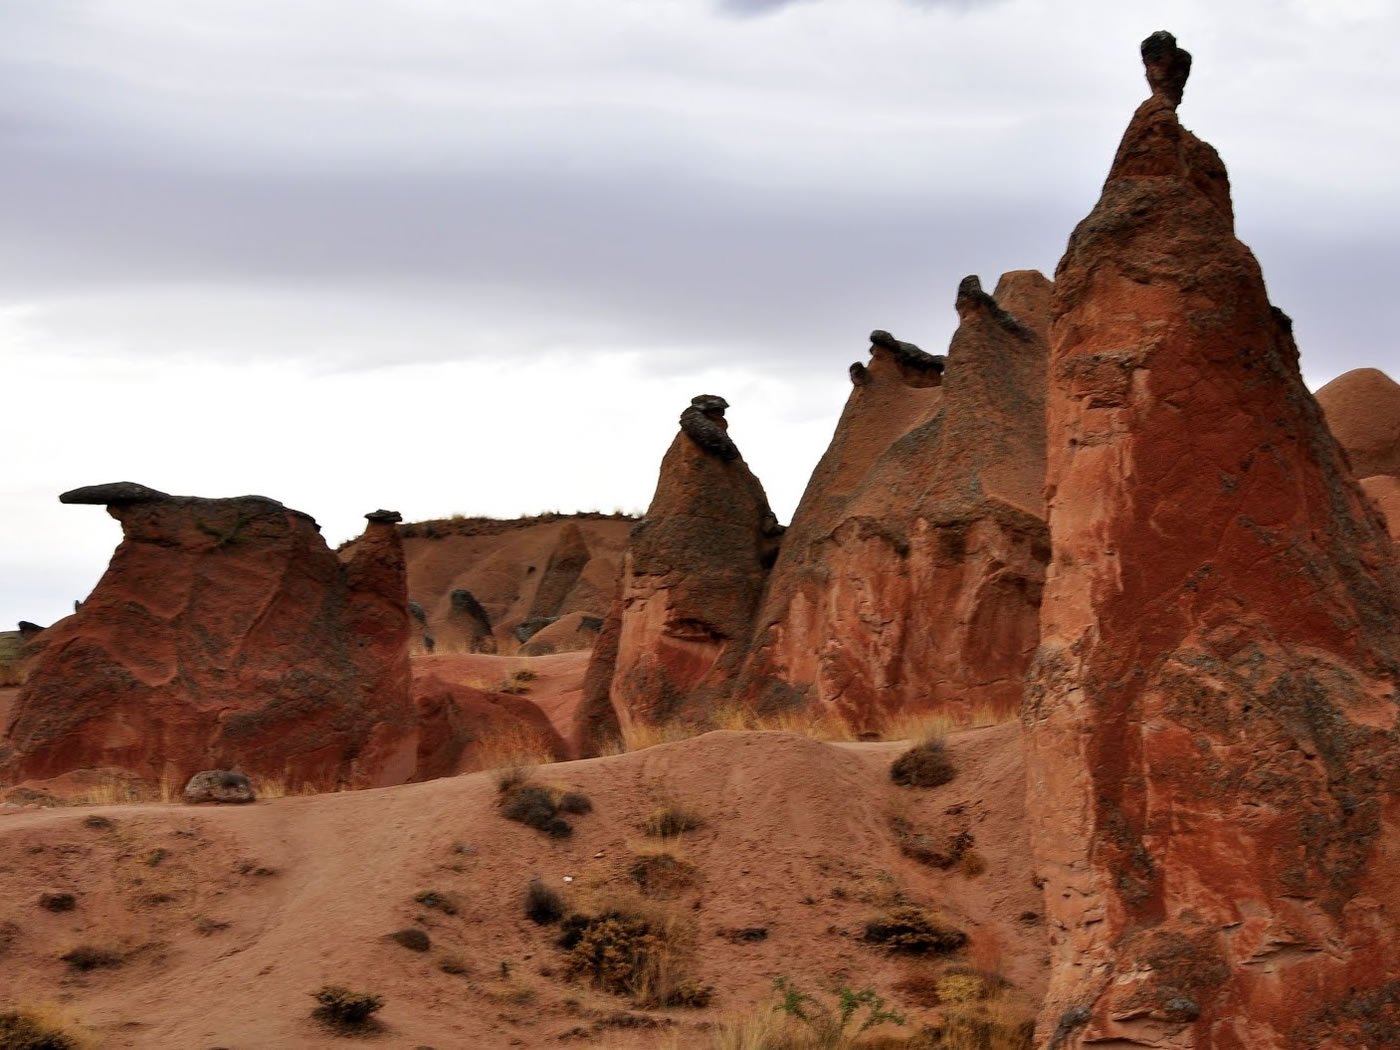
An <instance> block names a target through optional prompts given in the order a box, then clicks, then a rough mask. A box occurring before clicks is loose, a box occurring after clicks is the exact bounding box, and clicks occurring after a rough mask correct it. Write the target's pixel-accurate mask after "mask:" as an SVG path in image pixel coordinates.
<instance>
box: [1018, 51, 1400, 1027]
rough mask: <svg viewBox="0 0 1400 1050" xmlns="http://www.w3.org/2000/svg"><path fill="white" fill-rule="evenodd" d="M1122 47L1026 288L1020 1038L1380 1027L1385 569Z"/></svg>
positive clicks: (1212, 215)
mask: <svg viewBox="0 0 1400 1050" xmlns="http://www.w3.org/2000/svg"><path fill="white" fill-rule="evenodd" d="M1144 59H1145V61H1146V64H1147V66H1148V72H1149V81H1150V83H1151V84H1152V85H1153V94H1152V97H1151V98H1149V99H1148V100H1147V101H1146V102H1144V103H1143V104H1142V105H1141V106H1140V107H1139V108H1138V110H1137V112H1136V114H1135V115H1134V117H1133V120H1132V123H1131V125H1130V126H1129V128H1128V130H1127V133H1126V134H1125V135H1124V138H1123V141H1122V144H1121V145H1120V147H1119V149H1118V153H1117V156H1116V157H1115V159H1114V162H1113V167H1112V170H1111V172H1110V174H1109V177H1108V180H1107V182H1106V183H1105V185H1104V188H1103V194H1102V197H1101V198H1100V200H1099V202H1098V204H1097V206H1096V207H1095V208H1094V210H1093V212H1092V213H1091V214H1090V215H1089V216H1088V217H1087V218H1086V219H1085V220H1084V221H1083V222H1081V223H1080V224H1079V226H1078V228H1077V229H1076V230H1075V232H1074V235H1073V237H1072V238H1071V240H1070V243H1069V247H1068V250H1067V252H1066V254H1065V257H1064V259H1063V260H1062V261H1061V263H1060V266H1059V268H1058V270H1057V271H1056V279H1055V290H1054V299H1053V305H1052V325H1051V361H1050V399H1049V417H1048V418H1049V430H1048V437H1049V442H1048V447H1049V464H1048V483H1047V490H1046V491H1047V495H1048V501H1049V520H1050V534H1051V536H1052V537H1053V542H1054V551H1053V559H1052V562H1051V565H1050V569H1049V573H1048V576H1047V581H1046V589H1045V597H1044V602H1043V605H1042V610H1041V617H1042V627H1041V643H1040V648H1039V651H1038V653H1037V657H1036V663H1035V667H1034V669H1033V671H1032V687H1031V692H1030V695H1029V696H1028V698H1027V704H1026V709H1025V714H1024V717H1025V727H1026V747H1027V753H1028V798H1029V805H1030V811H1031V825H1032V828H1033V829H1034V830H1033V834H1034V844H1035V850H1036V874H1037V875H1038V877H1039V878H1041V879H1043V880H1045V892H1046V902H1047V913H1048V918H1049V920H1050V923H1051V933H1052V948H1051V951H1052V966H1053V971H1052V977H1051V985H1050V991H1049V995H1048V997H1047V1000H1046V1003H1045V1007H1044V1011H1043V1013H1042V1015H1041V1020H1040V1025H1039V1032H1038V1036H1039V1040H1038V1045H1048V1046H1055V1047H1061V1048H1078V1047H1089V1046H1121V1047H1128V1046H1141V1047H1158V1048H1183V1050H1184V1048H1187V1047H1191V1048H1196V1050H1226V1048H1229V1050H1292V1048H1302V1047H1314V1048H1340V1047H1343V1046H1356V1047H1360V1046H1369V1047H1381V1046H1400V1011H1397V987H1400V986H1397V979H1400V930H1398V929H1397V918H1400V884H1397V882H1396V880H1395V878H1394V858H1395V857H1396V855H1397V851H1400V740H1397V731H1396V725H1397V722H1396V714H1397V697H1396V678H1397V673H1400V632H1397V623H1400V568H1398V567H1397V564H1396V555H1395V549H1394V546H1393V544H1392V543H1391V542H1390V540H1389V539H1388V538H1387V537H1386V536H1385V535H1384V534H1383V533H1382V531H1381V528H1380V524H1379V517H1378V515H1376V514H1375V513H1374V512H1373V511H1372V510H1371V508H1370V507H1368V505H1367V503H1366V500H1365V497H1364V496H1363V495H1362V493H1361V491H1360V489H1359V487H1358V485H1357V483H1356V482H1355V481H1354V480H1353V479H1352V477H1351V475H1350V472H1349V471H1348V469H1347V462H1346V459H1345V457H1344V455H1343V453H1342V451H1341V449H1340V448H1339V447H1338V445H1337V442H1336V441H1335V440H1334V439H1333V437H1332V434H1331V433H1330V432H1329V431H1328V429H1327V426H1326V424H1325V423H1324V421H1323V417H1322V412H1321V411H1320V409H1319V408H1318V405H1317V402H1316V401H1315V400H1314V399H1313V397H1312V396H1311V395H1310V394H1309V393H1308V391H1307V389H1306V388H1305V387H1304V385H1303V382H1302V380H1301V377H1300V375H1299V371H1298V364H1297V350H1296V348H1295V346H1294V343H1293V338H1292V334H1291V325H1290V324H1289V322H1288V319H1287V318H1286V317H1285V316H1284V315H1283V314H1282V313H1281V312H1279V311H1278V310H1276V309H1274V308H1273V307H1272V306H1271V305H1270V304H1269V301H1268V299H1267V297H1266V295H1265V290H1264V282H1263V279H1262V277H1261V275H1260V271H1259V267H1258V265H1257V263H1256V262H1255V260H1254V258H1253V256H1252V255H1251V254H1250V252H1249V250H1248V249H1247V248H1245V246H1244V245H1242V244H1241V243H1240V242H1239V241H1237V240H1236V239H1235V236H1234V224H1233V218H1232V212H1231V203H1230V193H1229V183H1228V180H1227V178H1226V173H1225V168H1224V166H1223V164H1222V163H1221V162H1220V159H1219V157H1218V156H1217V155H1216V153H1215V151H1214V150H1213V149H1212V148H1211V147H1210V146H1208V145H1206V144H1205V143H1203V142H1201V141H1200V140H1198V139H1197V138H1196V137H1195V136H1194V135H1192V134H1191V133H1190V132H1188V131H1186V130H1184V129H1183V128H1182V127H1181V125H1180V123H1179V122H1178V120H1177V116H1176V112H1175V110H1176V101H1177V100H1179V98H1180V95H1181V88H1182V87H1183V86H1184V78H1185V70H1186V69H1188V68H1189V61H1188V60H1187V59H1186V58H1185V56H1184V55H1183V54H1182V53H1180V52H1178V51H1177V50H1176V48H1175V42H1174V41H1173V40H1172V39H1171V38H1170V37H1169V36H1168V35H1166V34H1157V35H1156V36H1154V37H1152V38H1149V41H1148V42H1146V43H1145V44H1144Z"/></svg>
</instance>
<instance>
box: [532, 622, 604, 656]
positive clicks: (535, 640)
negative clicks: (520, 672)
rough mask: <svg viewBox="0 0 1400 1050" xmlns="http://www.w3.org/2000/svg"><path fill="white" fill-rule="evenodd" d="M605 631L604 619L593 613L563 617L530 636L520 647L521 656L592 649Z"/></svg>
mask: <svg viewBox="0 0 1400 1050" xmlns="http://www.w3.org/2000/svg"><path fill="white" fill-rule="evenodd" d="M602 629H603V617H601V616H594V615H593V614H592V613H583V612H574V613H569V615H567V616H561V617H559V618H558V619H557V620H555V621H554V622H553V623H550V624H547V625H546V626H544V627H542V628H540V629H539V630H538V631H536V632H535V633H534V634H532V635H531V636H530V640H529V641H527V642H526V643H525V644H524V645H522V646H521V647H520V655H521V656H548V655H549V654H550V653H567V652H573V651H576V650H579V649H591V648H593V645H594V643H595V642H596V641H597V640H598V633H599V632H600V631H601V630H602Z"/></svg>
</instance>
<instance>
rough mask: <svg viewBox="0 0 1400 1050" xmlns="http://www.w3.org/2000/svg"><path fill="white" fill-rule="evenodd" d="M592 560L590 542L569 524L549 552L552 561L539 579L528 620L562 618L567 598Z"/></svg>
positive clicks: (546, 565) (577, 528) (572, 524)
mask: <svg viewBox="0 0 1400 1050" xmlns="http://www.w3.org/2000/svg"><path fill="white" fill-rule="evenodd" d="M589 557H590V555H589V551H588V543H587V541H585V540H584V538H583V533H582V531H580V529H579V527H578V523H577V522H573V521H571V522H569V523H568V524H566V525H565V526H564V531H563V532H561V533H560V534H559V539H558V540H557V541H556V542H555V544H554V549H553V550H552V551H550V552H549V561H548V562H546V563H545V567H544V574H543V575H542V576H541V577H540V582H539V586H538V587H537V588H536V589H535V597H534V599H533V600H532V601H531V602H530V612H529V614H528V616H527V619H535V618H537V617H546V616H556V617H557V616H559V615H560V610H561V609H562V608H563V607H564V601H565V599H566V598H568V596H569V592H570V591H571V590H573V587H574V584H576V583H578V578H579V576H580V575H582V573H583V568H584V566H585V565H587V564H588V560H589Z"/></svg>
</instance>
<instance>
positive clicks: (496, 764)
mask: <svg viewBox="0 0 1400 1050" xmlns="http://www.w3.org/2000/svg"><path fill="white" fill-rule="evenodd" d="M475 753H476V761H477V763H478V764H479V766H480V768H482V769H510V768H512V767H521V768H530V767H533V766H544V765H549V764H550V763H551V762H555V761H557V760H558V757H557V756H556V755H555V754H554V750H553V749H552V748H551V747H550V744H549V737H548V734H546V733H545V732H544V731H543V730H541V729H538V728H536V727H535V726H532V725H529V724H527V723H525V722H523V721H515V720H512V721H510V722H506V723H504V724H500V725H496V726H493V727H492V728H491V729H490V730H489V731H487V732H486V733H483V734H482V735H481V736H479V737H477V739H476V748H475Z"/></svg>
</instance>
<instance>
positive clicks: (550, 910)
mask: <svg viewBox="0 0 1400 1050" xmlns="http://www.w3.org/2000/svg"><path fill="white" fill-rule="evenodd" d="M525 917H526V918H527V919H529V920H530V921H531V922H533V923H535V925H537V926H548V925H549V924H550V923H555V922H558V921H559V920H560V919H562V918H563V917H564V898H563V896H561V895H560V893H559V891H558V890H555V889H553V888H552V887H550V886H546V885H545V884H544V883H543V882H541V881H540V880H539V879H531V880H530V882H529V884H528V885H527V886H526V887H525Z"/></svg>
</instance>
